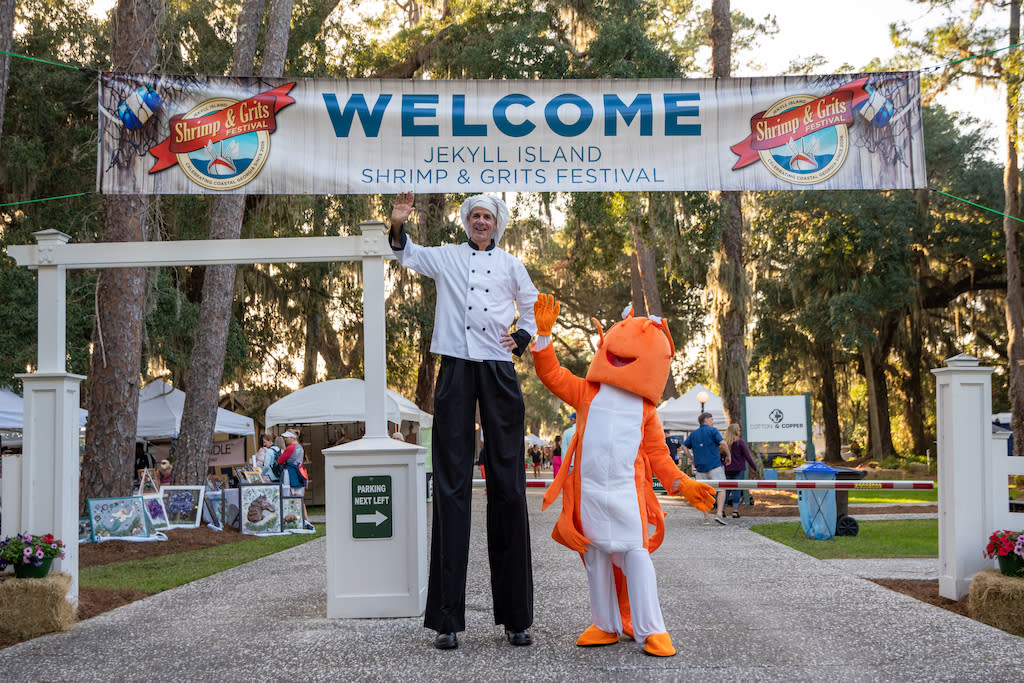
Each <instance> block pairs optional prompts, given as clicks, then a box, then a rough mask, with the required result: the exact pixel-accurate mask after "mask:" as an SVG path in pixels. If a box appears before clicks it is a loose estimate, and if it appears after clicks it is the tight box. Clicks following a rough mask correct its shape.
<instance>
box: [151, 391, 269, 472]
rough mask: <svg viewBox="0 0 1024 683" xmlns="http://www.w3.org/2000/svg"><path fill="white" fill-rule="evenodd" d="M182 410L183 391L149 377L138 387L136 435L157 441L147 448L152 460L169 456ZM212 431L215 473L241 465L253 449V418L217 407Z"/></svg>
mask: <svg viewBox="0 0 1024 683" xmlns="http://www.w3.org/2000/svg"><path fill="white" fill-rule="evenodd" d="M184 409H185V392H184V391H181V390H180V389H175V388H174V387H172V386H171V385H170V384H168V383H167V382H165V381H163V380H161V379H155V380H152V381H151V382H149V383H147V384H146V386H144V387H142V388H141V389H139V416H138V426H137V427H136V432H135V434H136V438H137V440H142V441H145V442H157V443H155V444H154V443H150V445H149V449H148V450H149V455H150V456H151V457H152V459H153V461H154V462H160V460H162V459H163V458H166V457H168V456H169V455H170V450H171V441H172V440H173V439H176V438H178V430H179V429H180V427H181V414H182V412H183V411H184ZM213 433H214V442H213V444H212V445H211V450H210V460H209V465H210V467H213V468H215V469H216V471H217V472H220V473H224V472H230V471H231V468H232V466H235V465H242V464H244V463H245V462H246V461H247V460H248V458H249V456H250V455H251V454H252V453H253V452H255V451H254V449H255V444H254V443H253V442H252V439H251V437H254V436H255V434H256V428H255V426H254V423H253V421H252V418H249V417H246V416H245V415H239V414H238V413H233V412H231V411H230V410H224V409H223V408H217V421H216V422H215V423H214V426H213ZM232 437H235V438H232ZM239 437H240V438H239ZM245 437H249V438H245Z"/></svg>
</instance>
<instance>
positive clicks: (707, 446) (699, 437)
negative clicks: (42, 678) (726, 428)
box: [683, 413, 725, 525]
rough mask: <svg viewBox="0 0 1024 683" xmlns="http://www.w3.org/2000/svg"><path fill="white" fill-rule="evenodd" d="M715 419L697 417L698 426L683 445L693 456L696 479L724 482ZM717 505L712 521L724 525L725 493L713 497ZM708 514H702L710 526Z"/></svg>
mask: <svg viewBox="0 0 1024 683" xmlns="http://www.w3.org/2000/svg"><path fill="white" fill-rule="evenodd" d="M714 422H715V418H714V417H712V415H711V413H701V414H700V415H698V416H697V424H699V425H700V426H699V427H697V429H696V430H694V431H692V432H690V435H689V436H687V437H686V441H684V442H683V445H684V446H686V448H687V449H689V451H690V452H691V453H692V454H693V469H694V470H695V472H694V473H695V474H696V477H695V478H696V479H698V480H704V481H724V480H725V467H724V466H723V465H722V456H721V452H720V451H719V450H718V444H719V443H721V441H722V434H721V433H720V432H719V431H718V430H717V429H715V427H714ZM715 501H716V503H717V504H718V511H717V513H716V514H715V516H714V520H715V521H716V522H718V523H719V524H723V525H724V524H725V519H724V518H723V517H722V510H723V508H724V506H725V491H719V492H718V494H717V495H716V496H715ZM710 523H711V522H710V521H709V519H708V513H707V512H705V513H704V524H710Z"/></svg>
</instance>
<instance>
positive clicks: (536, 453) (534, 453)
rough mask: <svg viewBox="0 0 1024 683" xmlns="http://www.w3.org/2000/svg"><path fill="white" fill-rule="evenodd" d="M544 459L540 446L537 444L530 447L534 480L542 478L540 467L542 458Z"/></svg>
mask: <svg viewBox="0 0 1024 683" xmlns="http://www.w3.org/2000/svg"><path fill="white" fill-rule="evenodd" d="M542 457H543V454H542V453H541V450H540V446H538V445H537V444H533V445H532V446H531V447H530V462H532V463H533V478H534V479H539V478H540V465H541V458H542Z"/></svg>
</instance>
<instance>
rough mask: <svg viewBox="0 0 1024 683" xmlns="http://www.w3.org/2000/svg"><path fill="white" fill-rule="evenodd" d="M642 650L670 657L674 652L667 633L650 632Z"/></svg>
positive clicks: (657, 655) (650, 653) (656, 655)
mask: <svg viewBox="0 0 1024 683" xmlns="http://www.w3.org/2000/svg"><path fill="white" fill-rule="evenodd" d="M644 652H646V653H647V654H649V655H654V656H655V657H671V656H672V655H674V654H675V653H676V649H675V648H674V647H672V638H670V637H669V635H668V634H667V633H652V634H651V635H649V636H647V640H646V641H645V642H644Z"/></svg>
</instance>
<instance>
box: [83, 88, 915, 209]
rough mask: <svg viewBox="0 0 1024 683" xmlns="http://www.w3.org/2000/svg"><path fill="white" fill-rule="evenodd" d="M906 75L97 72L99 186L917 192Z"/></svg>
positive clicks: (911, 98) (278, 190)
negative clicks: (427, 77) (379, 76)
mask: <svg viewBox="0 0 1024 683" xmlns="http://www.w3.org/2000/svg"><path fill="white" fill-rule="evenodd" d="M919 89H920V88H919V82H918V75H917V73H916V72H896V73H870V74H846V75H836V74H832V75H826V76H815V77H804V76H785V77H775V78H724V79H647V80H589V81H588V80H559V81H536V80H531V81H527V80H515V81H407V80H401V81H397V80H329V79H262V78H220V77H217V78H213V77H197V76H180V77H176V76H164V75H132V74H110V73H108V74H104V75H103V76H102V77H101V87H100V94H99V110H100V117H99V121H100V130H99V140H100V151H99V155H98V159H99V161H98V168H97V183H98V187H99V190H100V191H101V192H104V193H132V194H135V193H142V194H203V193H246V194H373V193H394V192H399V191H404V190H414V191H416V192H421V193H422V192H457V193H466V192H481V191H497V192H503V191H524V192H603V191H625V192H649V191H670V190H694V191H705V190H800V189H814V190H828V189H906V188H923V187H926V179H925V159H924V140H923V133H922V128H921V104H920V96H919Z"/></svg>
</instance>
